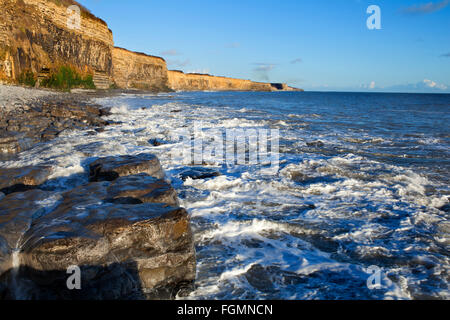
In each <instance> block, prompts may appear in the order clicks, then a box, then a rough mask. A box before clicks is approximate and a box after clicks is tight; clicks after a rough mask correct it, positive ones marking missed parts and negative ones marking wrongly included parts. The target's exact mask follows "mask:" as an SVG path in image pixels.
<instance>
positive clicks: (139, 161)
mask: <svg viewBox="0 0 450 320" xmlns="http://www.w3.org/2000/svg"><path fill="white" fill-rule="evenodd" d="M139 173H146V174H148V175H150V176H152V177H155V178H157V179H162V178H164V172H163V170H162V168H161V164H160V162H159V160H158V158H157V157H156V156H154V155H152V154H139V155H136V156H129V155H125V156H111V157H106V158H101V159H98V160H96V161H94V162H93V163H91V165H90V166H89V180H90V181H113V180H115V179H117V178H119V177H123V176H128V175H133V174H139Z"/></svg>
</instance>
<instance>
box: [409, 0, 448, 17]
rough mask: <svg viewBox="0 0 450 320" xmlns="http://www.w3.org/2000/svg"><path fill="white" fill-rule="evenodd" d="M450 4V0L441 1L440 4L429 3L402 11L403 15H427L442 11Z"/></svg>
mask: <svg viewBox="0 0 450 320" xmlns="http://www.w3.org/2000/svg"><path fill="white" fill-rule="evenodd" d="M449 4H450V0H443V1H440V2H436V3H434V2H429V3H425V4H422V5H414V6H410V7H407V8H404V9H403V10H402V12H403V13H410V14H427V13H433V12H436V11H439V10H442V9H444V8H445V7H447V6H448V5H449Z"/></svg>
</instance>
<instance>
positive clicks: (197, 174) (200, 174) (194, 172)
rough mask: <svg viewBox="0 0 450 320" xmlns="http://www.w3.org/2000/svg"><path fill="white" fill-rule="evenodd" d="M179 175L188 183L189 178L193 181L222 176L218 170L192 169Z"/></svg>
mask: <svg viewBox="0 0 450 320" xmlns="http://www.w3.org/2000/svg"><path fill="white" fill-rule="evenodd" d="M179 175H180V177H181V179H183V181H186V179H187V178H191V179H193V180H200V179H208V178H213V177H217V176H220V172H219V171H217V170H216V169H210V168H203V167H191V168H187V169H185V170H183V171H181V172H180V174H179Z"/></svg>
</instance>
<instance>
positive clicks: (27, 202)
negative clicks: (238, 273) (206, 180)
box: [0, 154, 196, 300]
mask: <svg viewBox="0 0 450 320" xmlns="http://www.w3.org/2000/svg"><path fill="white" fill-rule="evenodd" d="M93 167H94V168H97V169H98V171H96V174H97V179H98V180H100V179H104V178H105V177H106V178H108V177H114V180H113V179H110V180H113V181H96V182H90V183H88V184H86V185H81V186H78V187H76V188H74V189H72V190H69V191H66V192H64V193H59V192H50V191H42V190H39V189H33V190H28V191H25V192H14V193H10V194H8V195H6V196H4V195H3V193H2V195H3V197H4V198H3V199H1V200H0V299H1V298H4V299H52V300H53V299H83V300H85V299H108V300H109V299H149V298H152V299H153V298H158V299H161V298H163V299H169V298H174V297H175V296H176V295H177V294H180V293H183V292H186V290H190V289H191V288H192V286H193V282H194V280H195V271H196V260H195V248H194V240H193V235H192V231H191V228H190V221H189V216H188V214H187V212H186V210H185V209H183V208H180V207H179V206H178V198H177V194H176V191H175V190H174V189H173V188H172V186H171V185H170V184H169V183H167V182H166V181H164V180H161V179H160V178H162V177H163V172H162V169H161V166H160V164H159V160H158V159H157V158H156V157H154V156H152V155H147V154H145V155H138V156H135V157H131V156H125V157H124V156H120V157H108V158H104V159H99V160H98V161H97V163H96V164H94V166H93ZM34 169H35V170H33V169H32V168H28V169H27V170H25V169H24V168H21V169H20V170H19V169H2V170H3V171H2V172H3V175H4V176H9V177H14V179H15V180H14V179H13V180H14V181H15V182H14V183H15V184H16V183H18V182H20V183H23V184H24V185H28V186H30V187H31V186H33V185H39V184H41V183H42V182H44V180H45V179H46V178H47V177H48V175H42V176H41V173H40V172H41V171H39V170H37V168H34ZM19 171H21V172H22V174H23V175H22V176H20V175H19ZM91 172H92V171H91ZM133 173H136V174H133ZM128 174H132V175H128ZM150 174H153V176H151V175H150ZM5 180H6V178H5V179H2V180H0V181H5ZM105 180H106V179H105ZM3 183H6V182H3ZM7 185H8V186H9V185H10V183H9V184H7ZM7 188H8V187H6V189H7ZM74 266H76V267H78V268H79V270H80V272H81V273H80V276H81V289H79V290H77V289H75V290H70V289H69V288H68V286H67V280H68V278H69V277H70V274H68V270H73V269H70V268H71V267H72V268H73V267H74Z"/></svg>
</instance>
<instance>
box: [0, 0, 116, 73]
mask: <svg viewBox="0 0 450 320" xmlns="http://www.w3.org/2000/svg"><path fill="white" fill-rule="evenodd" d="M71 4H77V3H76V2H74V1H71V0H59V1H56V0H0V8H1V12H2V13H1V19H0V80H3V81H7V82H16V80H17V78H18V77H19V75H20V74H21V72H23V71H25V70H30V71H32V72H33V73H34V74H38V73H39V72H40V71H41V70H43V69H47V68H53V67H55V66H58V65H61V64H66V65H67V64H68V65H71V66H74V67H77V68H78V69H80V70H81V71H83V72H90V73H93V72H94V71H100V72H102V73H105V74H107V75H112V69H113V64H112V52H111V51H112V50H111V48H112V47H113V36H112V32H111V30H109V29H108V26H107V24H106V23H105V22H104V21H102V20H100V19H99V18H96V17H95V16H93V15H92V14H90V13H89V12H88V11H87V10H86V9H81V25H80V28H69V27H68V25H67V21H68V18H69V16H70V14H71V12H68V10H67V8H68V6H70V5H71ZM77 5H78V4H77ZM80 7H81V6H80Z"/></svg>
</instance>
